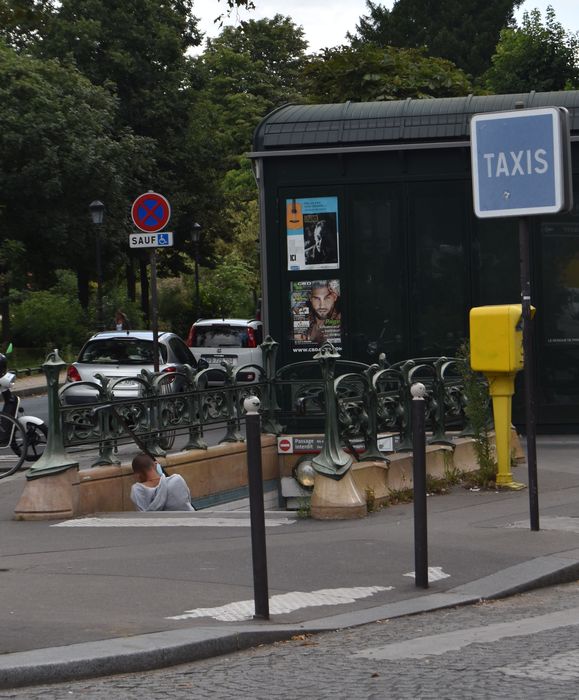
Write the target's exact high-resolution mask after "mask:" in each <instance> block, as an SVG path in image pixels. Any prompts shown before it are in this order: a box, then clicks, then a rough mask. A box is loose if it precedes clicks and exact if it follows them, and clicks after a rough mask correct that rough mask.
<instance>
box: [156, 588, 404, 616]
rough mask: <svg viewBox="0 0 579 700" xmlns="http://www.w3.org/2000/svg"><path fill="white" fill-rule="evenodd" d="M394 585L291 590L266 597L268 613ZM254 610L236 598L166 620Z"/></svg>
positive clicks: (350, 599)
mask: <svg viewBox="0 0 579 700" xmlns="http://www.w3.org/2000/svg"><path fill="white" fill-rule="evenodd" d="M392 590H394V586H365V587H364V586H358V587H355V588H322V589H320V590H318V591H310V592H306V591H293V592H292V593H282V594H280V595H274V596H271V597H270V598H269V612H270V614H271V615H283V614H285V613H291V612H294V611H295V610H300V609H301V608H312V607H321V606H323V605H346V604H347V603H355V602H356V601H357V600H359V599H360V598H369V597H370V596H372V595H374V594H375V593H381V592H383V591H392ZM254 612H255V603H254V601H253V600H239V601H237V602H235V603H228V604H227V605H221V606H219V607H216V608H195V609H193V610H185V612H184V613H183V614H182V615H174V616H172V617H168V618H166V619H167V620H191V619H194V618H198V617H212V618H214V619H215V620H220V621H221V622H241V621H242V620H251V618H252V617H253V615H254Z"/></svg>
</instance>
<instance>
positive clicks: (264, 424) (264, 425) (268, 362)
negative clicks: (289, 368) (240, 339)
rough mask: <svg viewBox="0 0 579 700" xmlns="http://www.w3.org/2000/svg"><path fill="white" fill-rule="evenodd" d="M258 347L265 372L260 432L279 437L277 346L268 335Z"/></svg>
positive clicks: (280, 427)
mask: <svg viewBox="0 0 579 700" xmlns="http://www.w3.org/2000/svg"><path fill="white" fill-rule="evenodd" d="M260 347H261V354H262V357H263V360H262V362H263V369H264V371H265V388H264V392H263V397H262V401H261V412H262V416H261V431H262V432H263V433H273V434H274V435H279V434H280V433H281V432H282V426H281V425H280V424H279V422H278V420H277V418H276V415H275V412H276V411H279V410H281V409H280V407H279V405H278V403H277V395H276V391H275V359H276V355H277V349H278V347H279V344H278V343H276V342H275V340H274V339H273V338H272V337H271V336H269V335H268V336H267V337H266V339H265V340H264V341H263V343H262V344H261V346H260Z"/></svg>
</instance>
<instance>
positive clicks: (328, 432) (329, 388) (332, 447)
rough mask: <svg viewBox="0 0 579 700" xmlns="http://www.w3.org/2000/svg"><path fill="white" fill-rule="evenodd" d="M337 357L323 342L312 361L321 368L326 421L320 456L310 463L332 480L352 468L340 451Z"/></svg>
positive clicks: (328, 345)
mask: <svg viewBox="0 0 579 700" xmlns="http://www.w3.org/2000/svg"><path fill="white" fill-rule="evenodd" d="M339 357H340V354H339V353H338V352H337V351H336V349H335V348H334V346H333V345H332V344H331V343H329V342H325V343H324V344H323V345H322V346H321V347H320V350H319V352H318V353H317V354H316V355H315V356H314V360H318V361H319V363H320V366H321V368H322V378H323V380H324V397H325V404H326V419H325V426H324V447H323V449H322V451H321V452H320V454H318V455H316V456H315V457H314V458H313V460H312V463H313V465H314V469H316V471H318V472H319V473H320V474H324V475H325V476H329V477H332V478H333V479H341V478H342V477H343V476H344V474H345V473H346V472H347V471H348V469H349V468H350V467H351V466H352V456H351V455H349V454H347V452H345V451H344V450H343V449H342V447H341V445H340V435H339V430H338V415H337V410H336V392H335V390H334V375H335V369H336V360H338V359H339Z"/></svg>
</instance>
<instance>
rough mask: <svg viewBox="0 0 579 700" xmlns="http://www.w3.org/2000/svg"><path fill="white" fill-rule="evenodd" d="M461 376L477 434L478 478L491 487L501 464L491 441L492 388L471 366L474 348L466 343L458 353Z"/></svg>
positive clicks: (485, 485)
mask: <svg viewBox="0 0 579 700" xmlns="http://www.w3.org/2000/svg"><path fill="white" fill-rule="evenodd" d="M457 358H459V359H460V360H461V362H460V363H459V369H460V374H461V377H462V381H463V386H464V389H463V391H464V395H465V397H466V407H465V413H466V417H467V420H468V422H469V425H470V427H471V428H472V431H473V439H474V450H475V454H476V458H477V462H478V465H479V471H478V474H476V475H475V476H472V477H469V478H474V479H475V480H476V481H477V483H479V485H481V486H484V487H487V486H489V485H491V484H493V483H494V482H495V479H496V475H497V468H498V466H497V462H496V459H495V457H494V451H493V447H492V445H491V442H490V438H489V411H490V397H489V391H488V385H487V383H486V381H485V380H484V379H483V377H482V376H481V375H480V374H478V373H477V372H475V371H474V370H473V369H472V368H471V366H470V347H469V344H468V342H465V343H464V344H463V345H462V346H461V347H460V348H459V351H458V353H457Z"/></svg>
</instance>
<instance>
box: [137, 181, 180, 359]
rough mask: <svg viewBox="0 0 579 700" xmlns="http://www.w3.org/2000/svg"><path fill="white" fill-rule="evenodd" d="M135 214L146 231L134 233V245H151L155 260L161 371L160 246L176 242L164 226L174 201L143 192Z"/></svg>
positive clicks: (155, 349) (154, 317)
mask: <svg viewBox="0 0 579 700" xmlns="http://www.w3.org/2000/svg"><path fill="white" fill-rule="evenodd" d="M131 218H132V220H133V223H134V224H135V226H136V227H137V228H138V229H140V231H142V232H143V233H132V234H131V235H130V237H129V246H130V247H131V248H150V263H151V326H152V330H153V369H154V371H155V372H158V371H159V320H158V319H159V316H158V301H157V248H166V247H169V246H172V245H173V234H172V233H170V232H168V231H164V232H163V233H161V231H162V229H163V228H165V226H166V225H167V224H168V223H169V219H170V218H171V205H170V204H169V201H168V200H167V199H166V198H165V197H163V195H162V194H158V193H157V192H153V191H149V192H145V193H144V194H142V195H140V196H139V197H137V199H135V201H134V202H133V206H132V207H131Z"/></svg>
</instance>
